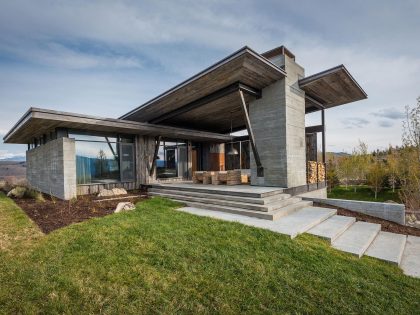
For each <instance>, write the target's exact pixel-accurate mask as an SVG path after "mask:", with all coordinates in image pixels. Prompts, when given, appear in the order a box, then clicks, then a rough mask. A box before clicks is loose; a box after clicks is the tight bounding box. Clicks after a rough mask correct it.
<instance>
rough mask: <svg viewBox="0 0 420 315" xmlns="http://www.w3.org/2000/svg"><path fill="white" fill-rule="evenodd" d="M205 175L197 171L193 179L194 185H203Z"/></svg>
mask: <svg viewBox="0 0 420 315" xmlns="http://www.w3.org/2000/svg"><path fill="white" fill-rule="evenodd" d="M204 173H205V172H202V171H196V172H194V174H193V178H192V180H193V183H194V184H202V183H203V174H204Z"/></svg>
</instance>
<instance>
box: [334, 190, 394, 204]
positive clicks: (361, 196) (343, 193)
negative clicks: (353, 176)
mask: <svg viewBox="0 0 420 315" xmlns="http://www.w3.org/2000/svg"><path fill="white" fill-rule="evenodd" d="M356 187H357V190H356V192H354V186H348V187H347V188H346V186H337V187H334V188H333V189H332V191H331V192H328V198H334V199H348V200H361V201H377V202H383V201H388V200H393V201H395V202H401V200H400V198H399V196H398V190H395V192H392V189H383V190H382V191H380V192H379V193H378V198H377V199H375V194H374V192H373V191H372V189H371V188H370V187H368V186H356Z"/></svg>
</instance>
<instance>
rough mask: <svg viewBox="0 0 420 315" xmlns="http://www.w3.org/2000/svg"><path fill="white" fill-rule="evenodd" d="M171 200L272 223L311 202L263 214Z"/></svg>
mask: <svg viewBox="0 0 420 315" xmlns="http://www.w3.org/2000/svg"><path fill="white" fill-rule="evenodd" d="M170 199H171V200H174V201H178V202H181V203H183V204H185V205H187V206H188V207H193V208H198V209H205V210H213V211H218V212H226V213H232V214H238V215H243V216H247V217H253V218H258V219H264V220H270V221H274V220H277V219H279V218H281V217H284V216H286V215H288V214H290V213H292V212H294V211H296V210H298V209H301V208H303V207H307V206H309V205H312V202H311V201H299V202H297V203H296V204H293V205H290V206H287V207H284V208H281V209H277V210H274V211H269V212H263V211H256V210H248V209H243V208H236V207H228V206H221V205H215V204H209V203H205V202H193V201H185V200H181V199H176V198H170Z"/></svg>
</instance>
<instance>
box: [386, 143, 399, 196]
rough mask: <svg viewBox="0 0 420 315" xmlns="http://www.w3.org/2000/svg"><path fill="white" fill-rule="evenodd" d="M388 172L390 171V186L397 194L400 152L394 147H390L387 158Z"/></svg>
mask: <svg viewBox="0 0 420 315" xmlns="http://www.w3.org/2000/svg"><path fill="white" fill-rule="evenodd" d="M386 163H387V170H388V184H389V186H391V188H392V192H395V185H396V183H397V180H398V164H399V156H398V151H397V150H396V149H394V148H393V147H392V146H389V150H388V154H387V156H386Z"/></svg>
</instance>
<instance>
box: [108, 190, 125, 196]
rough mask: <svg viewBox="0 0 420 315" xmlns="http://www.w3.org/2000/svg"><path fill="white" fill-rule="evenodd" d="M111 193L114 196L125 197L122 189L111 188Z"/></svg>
mask: <svg viewBox="0 0 420 315" xmlns="http://www.w3.org/2000/svg"><path fill="white" fill-rule="evenodd" d="M112 192H113V193H114V195H115V196H119V195H127V190H125V189H124V188H112Z"/></svg>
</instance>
